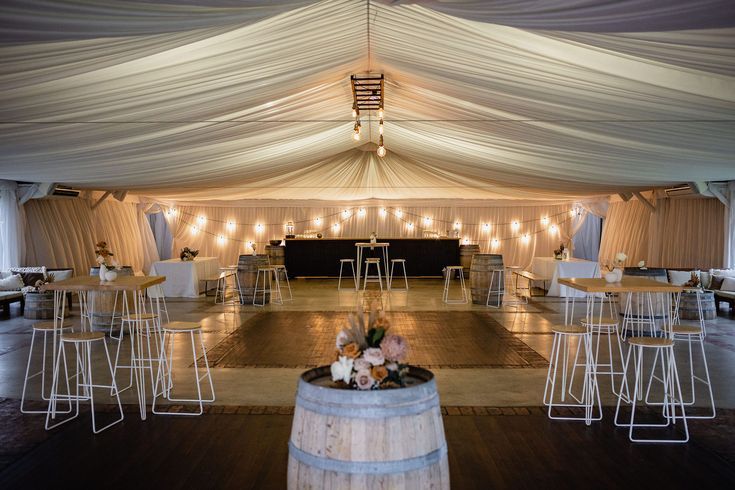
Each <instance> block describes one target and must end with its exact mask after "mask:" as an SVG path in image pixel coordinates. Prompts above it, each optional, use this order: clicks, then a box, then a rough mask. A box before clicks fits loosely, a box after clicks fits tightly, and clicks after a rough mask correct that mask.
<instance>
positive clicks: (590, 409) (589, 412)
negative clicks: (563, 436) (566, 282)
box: [543, 325, 602, 425]
mask: <svg viewBox="0 0 735 490" xmlns="http://www.w3.org/2000/svg"><path fill="white" fill-rule="evenodd" d="M551 331H552V332H553V334H554V339H553V341H552V344H551V356H550V357H549V370H548V372H547V374H546V386H545V387H544V398H543V401H544V405H546V406H547V407H549V409H548V417H549V418H550V419H554V420H584V422H585V424H586V425H591V423H592V421H593V420H602V404H601V403H600V390H599V387H598V385H597V376H596V373H595V363H594V359H593V357H592V336H591V333H590V331H589V330H588V329H587V327H582V326H579V325H554V326H552V327H551ZM573 338H574V339H576V340H577V342H578V343H579V344H581V345H582V346H583V351H582V352H583V354H584V375H583V382H582V394H581V396H580V397H579V398H577V397H576V396H575V395H574V394H573V393H572V392H571V386H572V378H571V376H568V375H567V372H568V369H569V358H570V354H571V352H570V340H571V339H573ZM560 356H561V360H559V357H560ZM559 366H561V390H560V393H559V398H560V400H559V401H555V400H554V397H555V393H556V385H557V383H558V381H557V377H558V371H559ZM572 373H573V371H572ZM567 384H569V390H567ZM567 395H569V396H570V397H571V398H572V399H573V400H574V401H575V402H576V403H572V402H567V401H566V396H567ZM595 405H597V410H598V415H597V416H595V415H594V412H595ZM555 408H583V409H584V416H579V415H566V416H562V415H555V414H554V409H555Z"/></svg>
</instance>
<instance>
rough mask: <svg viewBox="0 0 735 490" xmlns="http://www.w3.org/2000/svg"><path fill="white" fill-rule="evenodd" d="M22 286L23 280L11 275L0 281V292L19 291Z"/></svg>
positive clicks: (16, 275) (18, 276)
mask: <svg viewBox="0 0 735 490" xmlns="http://www.w3.org/2000/svg"><path fill="white" fill-rule="evenodd" d="M23 286H24V284H23V278H22V277H20V275H18V274H13V275H12V276H10V277H8V278H6V279H0V291H20V288H22V287H23Z"/></svg>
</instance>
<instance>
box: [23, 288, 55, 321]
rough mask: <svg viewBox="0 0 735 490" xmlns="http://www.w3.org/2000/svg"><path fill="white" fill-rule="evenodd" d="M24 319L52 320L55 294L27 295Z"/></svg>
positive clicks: (49, 292)
mask: <svg viewBox="0 0 735 490" xmlns="http://www.w3.org/2000/svg"><path fill="white" fill-rule="evenodd" d="M25 301H26V305H25V309H24V310H23V317H24V318H27V319H29V320H50V319H51V318H53V317H54V293H53V292H51V291H47V292H44V293H26V295H25Z"/></svg>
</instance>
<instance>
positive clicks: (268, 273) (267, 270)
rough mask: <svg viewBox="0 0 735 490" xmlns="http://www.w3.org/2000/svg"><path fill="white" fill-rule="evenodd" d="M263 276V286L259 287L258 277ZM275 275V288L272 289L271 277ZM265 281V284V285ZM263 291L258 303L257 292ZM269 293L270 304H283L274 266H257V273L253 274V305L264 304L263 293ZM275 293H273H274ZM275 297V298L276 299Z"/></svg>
mask: <svg viewBox="0 0 735 490" xmlns="http://www.w3.org/2000/svg"><path fill="white" fill-rule="evenodd" d="M261 276H262V277H263V287H261V288H259V287H258V284H260V278H261ZM274 277H275V282H276V288H275V289H273V278H274ZM266 281H267V286H266ZM259 292H261V293H263V301H262V302H261V303H258V293H259ZM266 292H268V294H269V295H270V300H269V302H270V303H271V304H278V305H282V304H283V296H281V283H280V281H279V280H278V273H277V271H276V268H275V267H272V266H267V267H258V273H257V275H256V276H255V291H254V292H253V306H265V293H266ZM274 293H275V294H274ZM276 298H277V299H276Z"/></svg>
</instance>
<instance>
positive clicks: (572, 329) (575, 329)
mask: <svg viewBox="0 0 735 490" xmlns="http://www.w3.org/2000/svg"><path fill="white" fill-rule="evenodd" d="M551 331H552V332H554V333H560V334H565V335H584V334H586V333H587V327H580V326H579V325H554V326H552V327H551Z"/></svg>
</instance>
